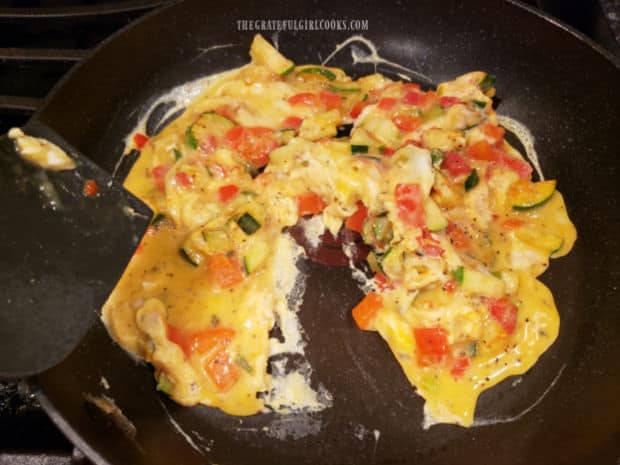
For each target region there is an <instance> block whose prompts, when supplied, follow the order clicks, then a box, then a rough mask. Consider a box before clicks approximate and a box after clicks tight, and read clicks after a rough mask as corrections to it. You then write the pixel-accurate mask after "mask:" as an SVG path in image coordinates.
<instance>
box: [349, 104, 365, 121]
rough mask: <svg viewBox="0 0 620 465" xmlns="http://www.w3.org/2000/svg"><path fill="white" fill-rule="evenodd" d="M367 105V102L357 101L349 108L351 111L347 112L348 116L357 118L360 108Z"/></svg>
mask: <svg viewBox="0 0 620 465" xmlns="http://www.w3.org/2000/svg"><path fill="white" fill-rule="evenodd" d="M368 105H370V103H368V102H357V103H356V104H355V105H353V107H352V108H351V111H350V112H349V116H350V117H351V118H353V119H355V118H357V117H358V116H359V115H360V113H361V112H362V110H363V109H364V108H366V107H367V106H368Z"/></svg>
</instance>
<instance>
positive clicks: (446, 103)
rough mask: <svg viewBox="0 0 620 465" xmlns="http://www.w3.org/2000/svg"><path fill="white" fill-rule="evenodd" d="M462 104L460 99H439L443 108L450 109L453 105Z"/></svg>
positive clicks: (447, 97)
mask: <svg viewBox="0 0 620 465" xmlns="http://www.w3.org/2000/svg"><path fill="white" fill-rule="evenodd" d="M460 102H461V100H460V99H459V98H458V97H449V96H446V97H441V98H440V99H439V105H441V106H442V107H443V108H450V107H451V106H452V105H456V104H457V103H460Z"/></svg>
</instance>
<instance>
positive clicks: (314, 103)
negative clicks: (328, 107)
mask: <svg viewBox="0 0 620 465" xmlns="http://www.w3.org/2000/svg"><path fill="white" fill-rule="evenodd" d="M288 103H290V104H291V105H293V106H296V105H303V106H307V107H318V106H319V105H320V104H321V100H320V99H319V96H318V95H317V94H313V93H312V92H301V93H299V94H295V95H293V96H292V97H289V99H288Z"/></svg>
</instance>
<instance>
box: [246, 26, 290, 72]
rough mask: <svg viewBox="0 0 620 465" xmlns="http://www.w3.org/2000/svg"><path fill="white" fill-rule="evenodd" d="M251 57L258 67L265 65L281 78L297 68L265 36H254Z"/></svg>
mask: <svg viewBox="0 0 620 465" xmlns="http://www.w3.org/2000/svg"><path fill="white" fill-rule="evenodd" d="M250 57H252V61H253V62H254V63H256V64H257V65H263V66H266V67H267V68H269V69H270V70H271V71H272V72H274V73H276V74H279V75H280V76H286V75H287V74H289V73H290V72H291V71H293V69H294V68H295V64H294V63H293V62H292V61H291V60H289V59H288V58H285V57H284V56H283V55H282V54H281V53H280V52H278V51H277V50H276V49H275V48H274V47H273V45H271V44H270V43H269V42H267V41H266V40H265V39H264V38H263V36H261V35H260V34H257V35H255V36H254V40H253V41H252V45H251V46H250Z"/></svg>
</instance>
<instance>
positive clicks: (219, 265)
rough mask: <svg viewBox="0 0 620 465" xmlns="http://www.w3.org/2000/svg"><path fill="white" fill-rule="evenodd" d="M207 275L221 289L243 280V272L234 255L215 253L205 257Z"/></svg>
mask: <svg viewBox="0 0 620 465" xmlns="http://www.w3.org/2000/svg"><path fill="white" fill-rule="evenodd" d="M207 269H208V271H209V277H210V278H211V280H213V281H214V282H215V283H216V284H217V285H218V286H219V287H221V288H222V289H225V288H228V287H232V286H236V285H237V284H239V283H240V282H242V281H243V279H244V278H243V272H242V271H241V267H240V266H239V263H238V262H237V260H236V259H235V258H234V257H229V256H228V255H226V254H223V253H216V254H214V255H209V256H208V257H207Z"/></svg>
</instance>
